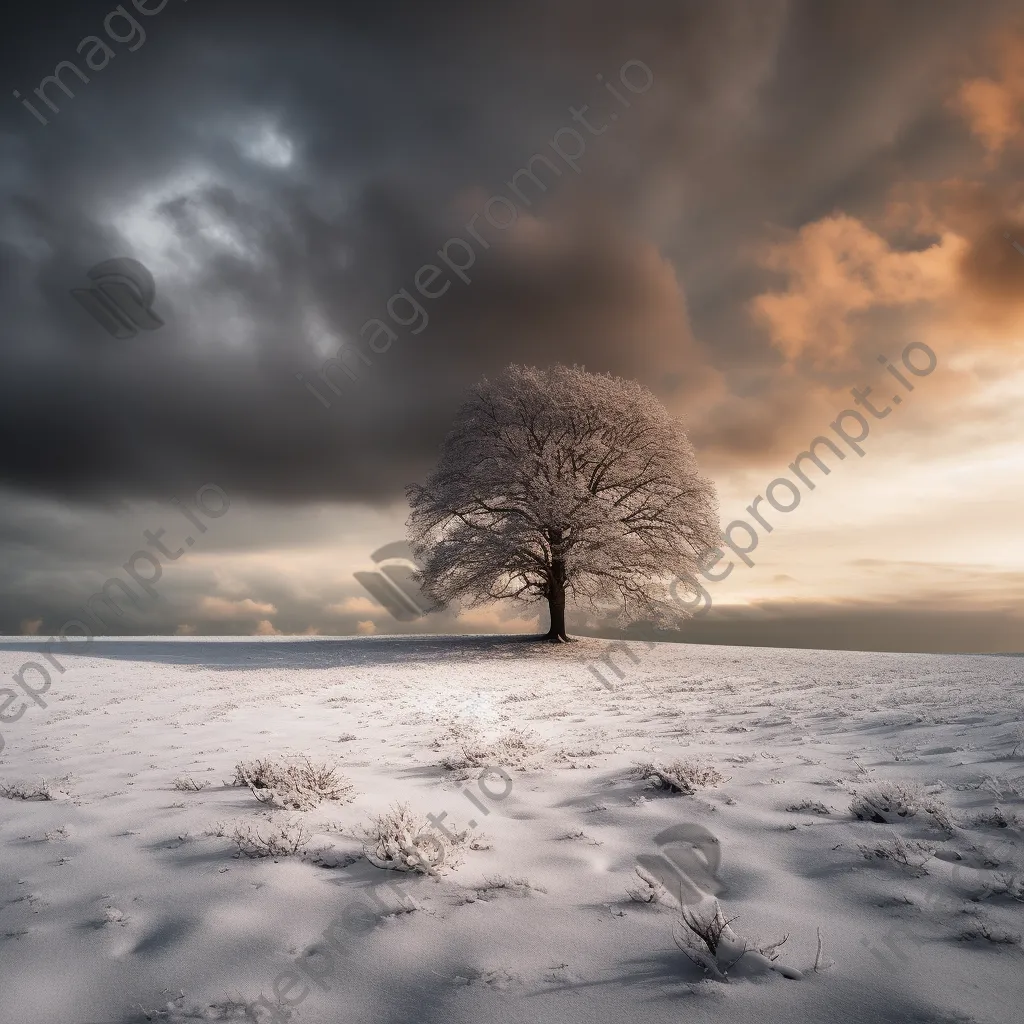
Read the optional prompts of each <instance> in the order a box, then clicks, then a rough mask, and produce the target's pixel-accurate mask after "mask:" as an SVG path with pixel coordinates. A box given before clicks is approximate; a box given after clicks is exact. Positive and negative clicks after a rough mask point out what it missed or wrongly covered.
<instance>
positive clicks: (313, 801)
mask: <svg viewBox="0 0 1024 1024" xmlns="http://www.w3.org/2000/svg"><path fill="white" fill-rule="evenodd" d="M232 785H235V786H248V787H249V789H250V791H251V792H252V795H253V796H254V797H256V799H257V800H259V801H260V803H264V804H269V805H270V806H271V807H277V808H282V809H285V810H294V811H308V810H311V809H312V808H314V807H317V806H318V805H319V804H320V803H321V802H322V801H324V800H337V801H345V800H350V799H351V798H352V783H351V782H349V781H348V779H346V778H345V776H344V775H342V774H341V773H340V772H339V771H338V769H337V768H336V767H335V766H334V765H332V764H329V763H328V762H326V761H312V760H310V759H309V758H308V757H305V756H303V757H277V758H271V757H265V758H259V759H257V760H255V761H241V762H239V763H238V764H237V765H236V766H235V778H234V780H233V782H232Z"/></svg>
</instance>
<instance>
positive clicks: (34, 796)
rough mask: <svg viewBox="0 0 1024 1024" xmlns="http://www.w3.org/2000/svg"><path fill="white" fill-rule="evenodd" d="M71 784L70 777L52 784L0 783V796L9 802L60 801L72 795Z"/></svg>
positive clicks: (67, 776)
mask: <svg viewBox="0 0 1024 1024" xmlns="http://www.w3.org/2000/svg"><path fill="white" fill-rule="evenodd" d="M70 783H71V776H70V775H65V776H64V777H63V778H61V779H57V780H56V781H52V782H39V783H29V782H11V783H2V782H0V796H5V797H7V799H8V800H58V799H60V797H62V796H69V795H70V793H69V788H70Z"/></svg>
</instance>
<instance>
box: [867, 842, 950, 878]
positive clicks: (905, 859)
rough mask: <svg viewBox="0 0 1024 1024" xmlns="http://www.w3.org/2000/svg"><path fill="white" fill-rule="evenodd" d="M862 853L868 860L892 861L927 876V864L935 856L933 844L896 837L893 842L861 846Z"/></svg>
mask: <svg viewBox="0 0 1024 1024" xmlns="http://www.w3.org/2000/svg"><path fill="white" fill-rule="evenodd" d="M858 849H859V850H860V852H861V853H862V854H863V855H864V857H865V858H866V859H867V860H891V861H892V862H893V863H894V864H899V865H900V866H901V867H905V868H910V869H911V870H912V871H914V872H916V873H917V874H922V875H924V874H927V872H926V871H925V870H924V866H925V864H926V863H927V862H928V861H929V860H931V859H932V856H933V855H934V854H935V846H934V844H932V843H922V842H919V841H917V840H914V839H909V840H903V839H900V837H899V836H896V835H894V836H893V837H892V839H891V840H888V841H887V840H884V839H883V840H879V841H878V842H877V843H873V844H867V845H864V844H862V845H860V846H859V847H858Z"/></svg>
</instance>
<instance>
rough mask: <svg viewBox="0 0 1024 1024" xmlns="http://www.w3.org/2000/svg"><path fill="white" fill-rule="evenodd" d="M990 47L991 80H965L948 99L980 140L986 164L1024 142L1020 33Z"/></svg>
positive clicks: (1023, 40)
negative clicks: (993, 53) (993, 54)
mask: <svg viewBox="0 0 1024 1024" xmlns="http://www.w3.org/2000/svg"><path fill="white" fill-rule="evenodd" d="M994 48H995V51H996V60H995V64H996V70H995V74H994V77H989V76H981V77H977V78H969V79H967V80H966V81H964V82H963V83H962V84H961V85H960V87H959V89H958V90H957V92H956V94H955V95H954V96H953V97H952V99H951V100H950V105H951V106H952V108H953V109H954V110H956V111H957V112H958V113H959V114H961V115H962V116H963V117H964V118H965V119H966V120H967V123H968V125H969V126H970V129H971V132H972V133H973V134H974V135H975V136H977V138H978V139H980V140H981V143H982V145H983V146H984V147H985V150H986V152H987V154H988V158H989V164H990V165H992V164H994V163H995V161H996V160H997V159H998V157H999V156H1000V154H1002V153H1003V151H1004V150H1006V149H1007V148H1008V147H1009V146H1010V145H1011V144H1013V145H1017V146H1019V145H1020V144H1021V141H1022V139H1024V133H1022V130H1024V34H1022V33H1020V32H1016V33H1012V34H1010V35H1008V36H1003V37H1001V38H1000V39H999V40H998V41H997V42H996V44H995V47H994Z"/></svg>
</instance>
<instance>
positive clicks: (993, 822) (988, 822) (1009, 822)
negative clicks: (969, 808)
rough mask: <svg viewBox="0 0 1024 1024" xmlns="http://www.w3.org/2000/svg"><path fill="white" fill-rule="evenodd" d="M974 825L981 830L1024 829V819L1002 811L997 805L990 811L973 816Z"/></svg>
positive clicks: (1012, 812)
mask: <svg viewBox="0 0 1024 1024" xmlns="http://www.w3.org/2000/svg"><path fill="white" fill-rule="evenodd" d="M974 824H975V825H976V826H980V827H981V828H1012V829H1016V830H1021V829H1024V819H1021V818H1020V817H1019V816H1018V815H1017V813H1016V812H1015V811H1004V810H1003V809H1002V808H1001V807H1000V806H998V804H997V805H996V806H995V807H994V808H993V809H992V810H991V811H982V812H981V813H980V814H976V815H975V816H974Z"/></svg>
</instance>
